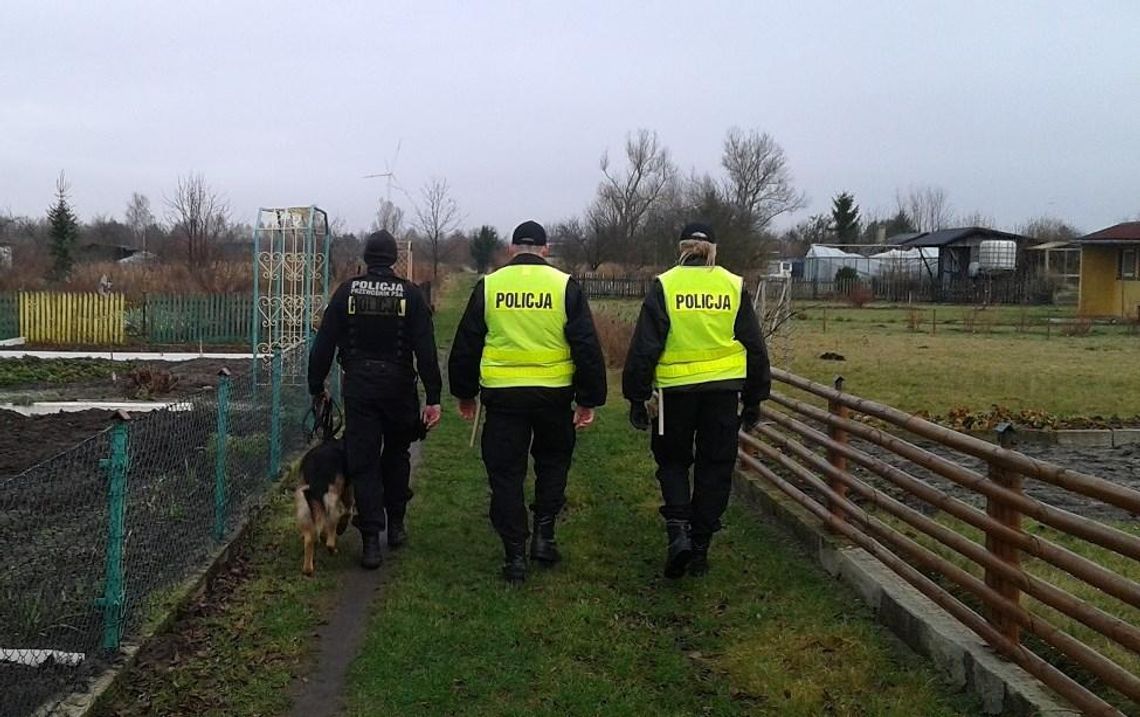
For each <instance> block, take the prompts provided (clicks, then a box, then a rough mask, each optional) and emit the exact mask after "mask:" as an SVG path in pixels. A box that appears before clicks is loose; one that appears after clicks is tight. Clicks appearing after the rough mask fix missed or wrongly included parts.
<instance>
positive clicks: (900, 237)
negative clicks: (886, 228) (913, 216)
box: [887, 232, 926, 245]
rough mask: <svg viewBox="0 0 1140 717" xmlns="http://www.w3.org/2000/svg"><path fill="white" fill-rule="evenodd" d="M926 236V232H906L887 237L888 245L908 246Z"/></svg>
mask: <svg viewBox="0 0 1140 717" xmlns="http://www.w3.org/2000/svg"><path fill="white" fill-rule="evenodd" d="M923 236H926V232H905V233H903V234H895V235H893V236H889V237H887V243H888V244H899V245H902V244H907V243H910V242H912V241H914V240H915V239H917V238H919V237H923Z"/></svg>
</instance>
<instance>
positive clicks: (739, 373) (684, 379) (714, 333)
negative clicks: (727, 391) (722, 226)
mask: <svg viewBox="0 0 1140 717" xmlns="http://www.w3.org/2000/svg"><path fill="white" fill-rule="evenodd" d="M657 278H658V279H659V280H660V281H661V288H662V289H663V290H664V293H665V311H666V313H667V314H668V315H669V334H668V336H666V337H665V350H664V351H662V353H661V358H659V359H658V360H657V369H656V372H655V375H654V379H655V381H654V382H655V384H656V385H657V387H658V388H671V387H675V386H690V385H692V384H697V383H708V382H710V381H728V380H732V379H741V378H744V377H745V376H746V375H747V373H748V362H747V352H746V351H745V350H744V346H743V344H741V343H740V342H739V341H737V340H736V330H735V326H736V312H737V311H739V309H740V306H739V304H740V299H741V287H742V286H743V283H744V280H743V279H742V278H740V277H739V276H737V275H736V274H733V273H732V272H730V271H728V270H727V269H724V268H722V267H719V266H676V267H673V268H672V269H670V270H669V271H667V272H665V273H664V274H662V275H661V276H659V277H657Z"/></svg>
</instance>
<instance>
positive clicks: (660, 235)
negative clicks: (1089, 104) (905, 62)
mask: <svg viewBox="0 0 1140 717" xmlns="http://www.w3.org/2000/svg"><path fill="white" fill-rule="evenodd" d="M716 159H717V160H719V161H718V162H717V164H716V169H715V170H714V171H707V170H704V171H702V170H699V169H695V168H694V169H690V170H688V171H682V169H681V168H680V167H679V166H678V165H677V163H676V161H675V160H674V159H673V156H672V153H671V152H670V150H669V148H668V146H667V145H666V144H665V143H664V141H663V140H662V139H661V138H660V136H659V135H658V134H657V132H655V131H653V130H649V129H637V130H634V131H631V132H630V133H628V134H627V136H626V137H625V141H624V144H623V145H622V147H621V150H620V152H618V153H616V155H614V156H611V154H610V152H609V151H608V150H607V151H603V152H602V153H601V154H600V156H599V159H598V172H599V178H598V183H597V186H596V189H595V191H594V195H593V197H592V198H591V199H590V200H589V201H588V202H587V203H586V205H585V206H584V207H583V208H582V210H581V211H580V212H578V213H577V214H575V215H572V216H568V217H562V218H558V219H554V220H553V221H549V220H548V221H547V222H546V225H547V229H548V232H549V235H550V239H551V244H552V247H553V249H554V251H555V254H556V255H557V256H558V258H559V260H560V261H561V262H562V263H563V264H564V265H566V266H568V267H571V268H573V269H575V270H578V271H587V272H596V271H598V270H600V269H602V268H603V267H605V266H607V265H609V266H613V267H615V269H614V270H615V271H620V272H622V273H637V272H639V271H642V270H644V271H646V272H649V271H652V270H656V269H658V268H660V267H662V266H665V265H668V264H670V263H672V261H673V260H674V258H675V254H676V237H677V235H678V233H679V230H680V228H681V226H682V225H683V224H684V223H685V222H687V221H691V220H693V219H698V218H699V219H702V220H705V221H709V222H711V223H712V224H713V226H714V227H715V228H716V231H717V238H718V256H719V257H720V260H721V261H722V263H725V264H727V265H729V266H733V267H735V268H738V269H740V270H748V269H752V268H758V267H762V266H764V265H766V264H767V262H768V261H770V260H772V259H774V258H777V257H781V258H789V257H796V256H803V255H804V254H805V253H806V252H807V250H808V248H809V247H810V245H812V244H840V245H856V244H863V245H871V244H883V243H884V241H885V239H886V238H888V237H892V236H895V235H897V234H902V233H906V232H917V231H934V230H937V229H942V228H948V227H952V226H987V227H992V226H993V224H994V222H993V219H992V218H991V217H988V216H986V215H984V214H982V213H980V212H970V213H960V212H956V211H955V210H954V208H953V207H952V206H951V204H950V201H949V198H948V196H947V194H946V192H945V191H944V190H943V189H941V188H939V187H937V186H919V187H911V188H908V189H907V190H905V191H902V190H900V191H898V192H897V193H896V196H895V207H894V208H893V209H892V210H890V211H887V212H866V211H864V210H862V209H861V208H860V206H859V204H858V202H857V201H856V198H855V196H854V195H853V194H852V193H851V192H849V191H839V192H838V193H837V194H835V195H834V196H833V197H832V206H831V211H830V212H828V213H820V214H815V215H812V216H809V217H807V218H805V219H802V220H800V221H799V222H797V223H795V224H794V225H792V226H790V227H788V228H786V229H783V230H782V231H776V230H774V229H773V226H772V225H773V222H774V221H775V220H776V219H777V218H779V217H781V216H784V215H790V214H794V213H795V212H797V211H799V210H800V209H802V208H803V207H804V206H805V205H806V203H807V201H806V196H805V194H804V193H803V191H801V190H799V189H797V187H796V186H795V182H794V178H793V175H792V171H791V167H790V161H789V158H788V156H787V154H786V153H785V151H784V149H783V147H781V146H780V144H779V143H778V142H777V141H776V139H775V138H774V137H773V136H772V135H770V134H768V133H767V132H764V131H761V130H759V129H747V130H746V129H740V128H737V127H733V128H730V129H729V130H727V131H726V133H725V135H724V138H723V140H722V142H721V152H720V156H719V157H718V158H716ZM389 181H390V184H389V191H388V193H387V195H386V196H385V197H382V198H380V199H379V200H378V202H377V207H376V211H375V215H374V219H373V221H372V223H371V226H370V227H368V228H367V229H361V230H359V231H356V232H349V231H346V230H345V223H344V221H343V220H338V219H334V220H333V221H332V222H331V226H330V228H329V230H330V234H331V235H332V239H333V246H334V253H335V255H336V256H338V257H340V259H341V261H342V263H344V262H351V261H352V260H354V259H355V258H356V257H358V255H359V248H360V242H361V241H362V240H363V238H364V237H365V236H366V234H367V233H369V232H371V231H376V230H379V229H386V230H388V231H390V232H391V233H392V234H393V235H395V236H396V237H397V239H399V240H401V241H409V242H411V243H412V244H413V246H414V247H415V254H416V258H417V264H420V263H421V262H423V261H424V258H426V259H427V261H428V263H430V265H431V274H430V275H431V276H432V277H434V276H436V275H437V274H438V273H439V270H440V266H441V265H442V264H448V265H469V266H472V267H473V268H475V269H476V270H478V271H486V270H487V269H488V268H490V267H492V266H493V265H494V264H495V263H496V262H497V261H498V260H499V259H500V258H501V252H502V251H503V248H504V243H503V240H502V239H501V238H500V236H499V233H498V231H497V230H496V229H495V228H494V227H491V226H488V225H483V226H479V227H477V228H474V229H465V228H463V226H462V225H463V224H464V221H465V219H466V217H465V215H464V214H463V212H462V211H461V210H460V206H459V203H458V201H457V199H456V198H455V196H454V193H453V191H452V189H451V186H450V184H449V183H448V181H447V179H446V178H443V177H433V178H431V179H430V180H428V181H427V182H425V183H424V184H423V186H422V187H421V188H420V189H419V190H418V192H417V193H416V194H415V195H412V194H409V193H407V192H404V191H403V190H402V189H401V190H400V193H401V195H402V199H403V202H404V204H403V205H401V203H400V202H399V201H393V199H392V196H391V178H390V179H389ZM405 207H406V208H405ZM157 211H158V212H159V214H156V209H154V208H152V204H151V201H150V199H149V198H148V197H147V196H146V195H144V194H142V193H139V192H134V193H132V195H131V197H130V199H129V200H128V202H127V204H126V206H125V208H124V211H123V214H122V219H118V218H115V217H110V216H106V215H96V216H94V217H92V218H91V219H89V220H88V221H86V222H83V221H80V220H79V219H78V217H77V216H76V214H75V212H74V210H73V209H72V207H71V201H70V185H69V183H68V181H67V179H66V177H65V176H64V175H63V174H62V173H61V174H60V176H59V178H58V180H57V182H56V187H55V197H54V200H53V202H52V203H51V205H50V206H49V207H48V210H47V212H46V213H45V214H44V215H43V216H42V217H27V216H12V215H5V214H0V244H8V245H11V246H12V247H13V249H14V255H15V257H14V258H15V263H17V264H20V263H23V264H35V262H28V261H27V259H28V257H29V256H38V257H49V258H50V261H49V262H48V266H47V267H46V268H45V269H44V274H45V275H46V277H47V278H48V279H50V280H52V281H65V280H66V279H67V277H68V276H69V274H70V271H71V268H72V266H73V265H74V264H75V261H76V258H77V256H78V254H79V249H80V247H82V246H86V245H99V246H117V247H129V248H131V249H133V250H137V251H141V252H145V254H144V259H149V258H154V259H156V260H161V261H164V262H168V263H169V262H181V263H184V264H185V265H186V266H187V267H191V268H194V269H195V270H198V269H206V268H208V267H209V266H210V264H211V263H212V262H215V261H218V260H220V259H222V258H224V254H225V252H222V251H220V249H222V248H224V247H225V245H227V244H232V243H235V242H248V241H249V238H250V237H251V235H252V227H251V226H250V225H249V224H246V223H243V222H239V221H235V220H234V219H233V216H232V213H231V210H230V205H229V203H228V201H227V200H226V199H225V197H224V195H223V194H221V193H219V192H218V191H217V190H215V189H214V188H213V187H211V185H210V184H209V182H208V181H207V180H206V178H205V177H204V176H203V175H201V174H193V173H192V174H188V175H184V176H181V177H179V178H178V179H177V181H176V183H175V186H174V188H173V190H172V191H171V193H170V194H169V195H164V196H163V198H162V200H161V203H160V205H159V206H158V208H157ZM1014 231H1016V232H1018V233H1021V234H1025V235H1027V236H1032V237H1036V238H1038V239H1041V240H1042V241H1050V240H1068V239H1072V238H1074V237H1076V236H1078V235H1079V233H1080V232H1079V231H1078V230H1077V229H1076V228H1074V227H1073V226H1071V225H1069V224H1068V223H1066V222H1064V221H1062V220H1060V219H1056V218H1051V217H1038V218H1035V219H1032V220H1030V221H1029V222H1026V223H1025V224H1022V225H1020V226H1018V227H1015V228H1014ZM231 255H232V254H231ZM41 263H42V262H41Z"/></svg>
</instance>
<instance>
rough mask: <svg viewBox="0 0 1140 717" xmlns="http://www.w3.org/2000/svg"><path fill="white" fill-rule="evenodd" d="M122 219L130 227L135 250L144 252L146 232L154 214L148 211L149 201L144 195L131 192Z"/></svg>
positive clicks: (152, 222)
mask: <svg viewBox="0 0 1140 717" xmlns="http://www.w3.org/2000/svg"><path fill="white" fill-rule="evenodd" d="M123 218H124V219H125V220H126V224H127V226H128V227H130V230H131V237H132V238H133V239H134V242H135V248H136V249H142V250H143V251H146V230H147V228H148V227H150V225H151V224H154V214H152V213H151V211H150V200H149V199H147V198H146V195H144V194H139V193H138V192H131V201H130V202H128V203H127V211H126V212H125V213H124V215H123Z"/></svg>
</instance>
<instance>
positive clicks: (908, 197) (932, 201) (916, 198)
mask: <svg viewBox="0 0 1140 717" xmlns="http://www.w3.org/2000/svg"><path fill="white" fill-rule="evenodd" d="M895 201H896V202H897V203H898V207H899V211H900V212H905V213H906V215H907V216H908V217H909V218H910V221H911V222H912V223H913V225H914V228H915V229H917V230H918V231H920V232H933V231H938V230H939V229H945V228H946V227H948V226H949V225H950V223H951V221H952V220H953V212H952V211H951V209H950V201H949V199H947V197H946V191H945V190H944V189H942V188H941V187H935V186H931V185H927V186H922V187H911V188H910V189H908V190H907V193H906V194H902V193H901V192H900V193H896V194H895Z"/></svg>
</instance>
